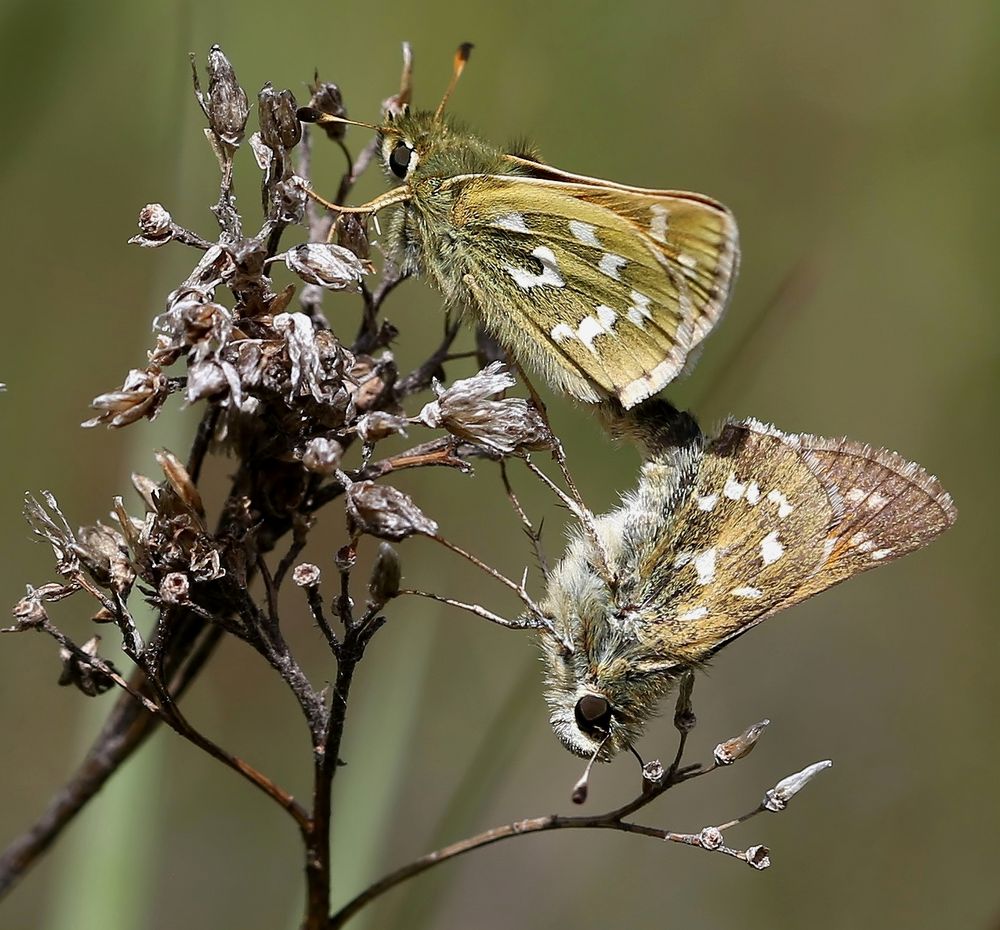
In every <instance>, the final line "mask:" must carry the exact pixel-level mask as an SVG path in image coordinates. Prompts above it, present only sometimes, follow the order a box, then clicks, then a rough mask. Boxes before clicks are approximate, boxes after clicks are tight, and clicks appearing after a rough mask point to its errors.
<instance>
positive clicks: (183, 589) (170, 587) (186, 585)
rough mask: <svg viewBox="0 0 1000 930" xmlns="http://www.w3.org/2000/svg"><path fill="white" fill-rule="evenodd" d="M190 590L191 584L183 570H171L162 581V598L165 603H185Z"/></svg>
mask: <svg viewBox="0 0 1000 930" xmlns="http://www.w3.org/2000/svg"><path fill="white" fill-rule="evenodd" d="M190 592H191V584H190V582H189V581H188V576H187V575H185V574H184V573H183V572H169V573H168V574H166V575H164V576H163V581H161V582H160V598H161V599H162V600H163V602H164V603H165V604H184V603H186V602H187V600H188V595H189V594H190Z"/></svg>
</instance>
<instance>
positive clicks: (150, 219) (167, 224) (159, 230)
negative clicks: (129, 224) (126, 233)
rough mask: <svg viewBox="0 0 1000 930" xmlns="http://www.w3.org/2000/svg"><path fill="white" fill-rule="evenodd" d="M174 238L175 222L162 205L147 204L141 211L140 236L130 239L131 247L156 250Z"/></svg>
mask: <svg viewBox="0 0 1000 930" xmlns="http://www.w3.org/2000/svg"><path fill="white" fill-rule="evenodd" d="M172 238H173V220H172V219H171V216H170V214H169V213H168V212H167V211H166V210H165V209H164V207H163V205H162V204H159V203H147V204H146V206H144V207H143V208H142V209H141V210H140V211H139V235H138V236H133V237H132V238H131V239H129V244H130V245H141V246H143V247H144V248H147V249H155V248H158V247H159V246H161V245H165V244H166V243H168V242H169V241H170V240H171V239H172Z"/></svg>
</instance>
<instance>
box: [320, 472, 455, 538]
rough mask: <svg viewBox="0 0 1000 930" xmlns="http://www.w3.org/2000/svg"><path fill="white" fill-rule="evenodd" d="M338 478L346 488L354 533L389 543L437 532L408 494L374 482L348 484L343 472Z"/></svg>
mask: <svg viewBox="0 0 1000 930" xmlns="http://www.w3.org/2000/svg"><path fill="white" fill-rule="evenodd" d="M339 476H340V477H341V481H342V482H343V483H344V486H345V487H346V488H347V493H346V502H347V513H348V516H349V517H350V519H351V522H352V524H353V526H354V532H356V533H367V534H368V535H369V536H375V537H377V538H378V539H389V540H392V541H393V542H398V541H399V540H401V539H406V537H407V536H413V535H414V534H417V533H423V534H424V535H426V536H433V535H434V534H435V533H437V529H438V527H437V524H436V523H435V522H434V521H433V520H431V519H430V518H428V517H426V516H425V515H424V513H423V511H422V510H421V509H420V508H419V507H417V505H416V504H414V503H413V501H412V500H411V499H410V497H409V495H407V494H404V493H403V492H402V491H400V490H397V489H396V488H393V487H389V486H388V485H384V484H376V483H375V482H374V481H358V482H355V483H353V484H352V483H351V482H350V481H349V480H347V476H346V475H344V474H343V472H340V473H339Z"/></svg>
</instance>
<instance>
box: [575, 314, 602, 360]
mask: <svg viewBox="0 0 1000 930" xmlns="http://www.w3.org/2000/svg"><path fill="white" fill-rule="evenodd" d="M607 332H610V330H609V329H608V328H607V327H606V326H605V325H604V324H603V323H602V322H601V321H600V320H599V319H598V318H597V317H596V316H585V317H584V318H583V319H582V320H581V321H580V325H579V327H577V330H576V338H577V339H579V340H580V342H582V343H583V344H584V345H585V346H586V347H587V348H588V349H590V351H591V352H593V353H594V355H597V349H595V348H594V340H595V339H596V338H597V337H598V336H600V335H601V333H607Z"/></svg>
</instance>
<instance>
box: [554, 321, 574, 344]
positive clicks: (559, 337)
mask: <svg viewBox="0 0 1000 930" xmlns="http://www.w3.org/2000/svg"><path fill="white" fill-rule="evenodd" d="M549 335H550V336H551V337H552V339H553V341H555V342H565V341H566V340H567V339H572V338H573V337H574V336H575V335H576V333H575V332H574V331H573V328H572V327H571V326H567V325H566V324H565V323H556V325H555V326H553V327H552V332H550V333H549Z"/></svg>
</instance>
